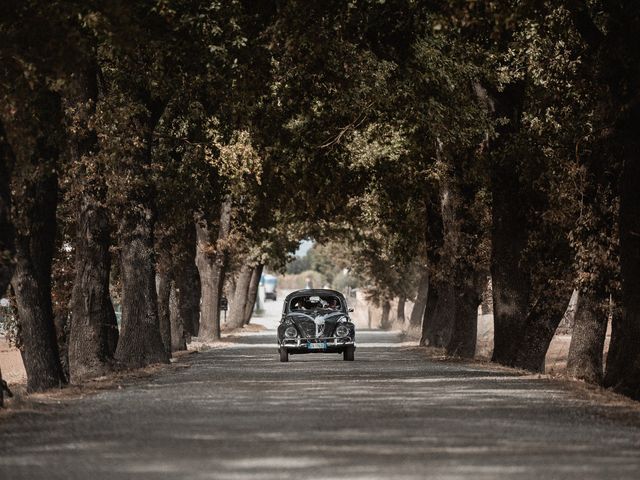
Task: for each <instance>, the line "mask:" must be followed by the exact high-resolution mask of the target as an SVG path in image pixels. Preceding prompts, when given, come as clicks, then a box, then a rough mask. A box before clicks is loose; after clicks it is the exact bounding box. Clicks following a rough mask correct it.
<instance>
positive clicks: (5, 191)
mask: <svg viewBox="0 0 640 480" xmlns="http://www.w3.org/2000/svg"><path fill="white" fill-rule="evenodd" d="M13 160H14V159H13V152H12V151H11V147H10V146H9V144H8V143H7V141H6V139H5V134H4V127H3V126H2V122H0V297H2V296H4V294H5V292H6V291H7V287H8V286H9V282H10V281H11V277H12V276H13V270H14V267H15V258H14V256H15V242H14V231H13V224H12V223H11V218H10V213H11V170H12V169H13ZM2 382H3V380H2V370H0V408H1V407H3V406H4V388H3V385H4V383H2Z"/></svg>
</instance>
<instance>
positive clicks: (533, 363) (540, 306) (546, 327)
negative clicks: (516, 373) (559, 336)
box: [513, 284, 573, 372]
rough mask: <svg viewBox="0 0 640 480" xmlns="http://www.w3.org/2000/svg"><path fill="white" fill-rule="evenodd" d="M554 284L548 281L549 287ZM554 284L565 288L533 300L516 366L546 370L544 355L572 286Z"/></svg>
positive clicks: (564, 308) (518, 349)
mask: <svg viewBox="0 0 640 480" xmlns="http://www.w3.org/2000/svg"><path fill="white" fill-rule="evenodd" d="M551 288H552V287H551V285H549V287H548V289H549V290H550V289H551ZM555 288H563V290H562V291H560V292H558V293H555V294H553V295H549V296H546V295H545V294H544V293H543V294H542V296H543V297H544V298H541V299H540V300H538V301H537V302H534V305H533V306H532V307H531V308H530V309H529V313H528V315H527V318H526V323H525V327H524V332H523V335H522V339H521V340H520V341H519V342H518V343H517V344H516V345H517V352H516V357H515V359H514V362H513V366H514V367H516V368H522V369H524V370H529V371H532V372H544V369H545V364H544V359H545V356H546V355H547V351H548V350H549V345H550V344H551V340H553V336H554V334H555V332H556V329H557V328H558V325H559V324H560V321H561V320H562V316H563V314H564V312H565V310H566V307H567V301H568V299H569V298H570V297H571V292H572V290H573V288H572V287H571V286H570V285H569V284H567V285H565V286H564V287H562V286H558V285H556V286H555ZM562 299H563V300H562Z"/></svg>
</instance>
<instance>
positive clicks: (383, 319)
mask: <svg viewBox="0 0 640 480" xmlns="http://www.w3.org/2000/svg"><path fill="white" fill-rule="evenodd" d="M390 314H391V302H389V300H387V299H385V300H384V301H383V302H382V315H381V316H380V328H381V329H382V330H389V329H390V328H391V321H390V318H389V317H390Z"/></svg>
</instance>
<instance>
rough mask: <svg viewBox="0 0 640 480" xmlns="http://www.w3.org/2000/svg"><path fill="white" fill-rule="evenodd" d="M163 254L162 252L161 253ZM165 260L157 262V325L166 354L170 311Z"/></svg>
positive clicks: (169, 279)
mask: <svg viewBox="0 0 640 480" xmlns="http://www.w3.org/2000/svg"><path fill="white" fill-rule="evenodd" d="M162 255H164V254H162ZM165 262H166V260H160V261H159V262H158V326H159V328H160V338H162V345H163V346H164V349H165V351H166V352H167V354H168V355H171V343H172V342H171V330H172V329H171V311H170V307H169V301H170V297H171V287H172V285H173V281H172V279H171V273H170V271H171V269H172V268H171V265H170V264H169V265H167V264H165Z"/></svg>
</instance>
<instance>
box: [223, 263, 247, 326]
mask: <svg viewBox="0 0 640 480" xmlns="http://www.w3.org/2000/svg"><path fill="white" fill-rule="evenodd" d="M252 272H253V267H251V266H249V265H243V266H242V268H241V269H240V272H239V273H238V276H237V278H236V291H235V292H234V295H233V302H231V306H230V308H229V317H228V319H227V326H228V327H229V328H241V327H242V326H243V325H244V315H245V308H246V304H247V297H248V294H249V283H250V282H251V274H252Z"/></svg>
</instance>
